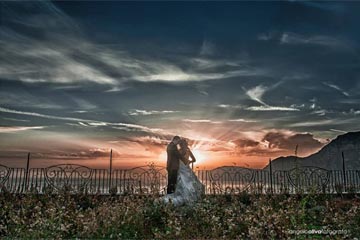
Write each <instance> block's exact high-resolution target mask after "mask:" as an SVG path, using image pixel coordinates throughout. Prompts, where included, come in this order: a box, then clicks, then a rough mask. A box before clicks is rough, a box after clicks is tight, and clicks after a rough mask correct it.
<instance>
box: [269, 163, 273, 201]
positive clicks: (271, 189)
mask: <svg viewBox="0 0 360 240" xmlns="http://www.w3.org/2000/svg"><path fill="white" fill-rule="evenodd" d="M269 168H270V191H271V194H273V182H272V165H271V158H269Z"/></svg>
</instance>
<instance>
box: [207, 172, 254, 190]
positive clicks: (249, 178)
mask: <svg viewBox="0 0 360 240" xmlns="http://www.w3.org/2000/svg"><path fill="white" fill-rule="evenodd" d="M209 176H210V186H208V188H210V189H208V190H209V192H210V193H212V194H223V193H227V194H231V193H232V194H234V193H240V192H242V191H245V190H247V189H248V188H250V186H251V185H252V183H253V182H254V179H255V171H254V170H252V169H249V168H242V167H219V168H215V169H213V170H211V171H210V174H209Z"/></svg>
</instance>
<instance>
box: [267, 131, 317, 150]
mask: <svg viewBox="0 0 360 240" xmlns="http://www.w3.org/2000/svg"><path fill="white" fill-rule="evenodd" d="M262 141H263V142H266V143H268V147H269V148H270V149H283V150H288V151H295V148H296V146H298V149H299V151H301V152H303V153H309V152H312V151H314V150H316V149H319V148H321V147H322V146H323V145H324V144H323V143H322V142H320V141H319V140H317V139H315V138H314V136H313V135H312V134H310V133H296V134H292V133H284V132H269V133H267V134H266V135H265V136H264V137H263V139H262Z"/></svg>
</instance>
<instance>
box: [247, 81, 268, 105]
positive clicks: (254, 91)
mask: <svg viewBox="0 0 360 240" xmlns="http://www.w3.org/2000/svg"><path fill="white" fill-rule="evenodd" d="M267 89H268V88H267V87H265V86H262V85H258V86H256V87H254V88H251V89H249V90H245V89H244V90H245V93H246V95H248V96H249V97H250V98H251V99H252V100H254V101H256V102H258V103H261V104H263V105H267V104H266V103H265V102H263V100H262V97H263V95H264V93H265V92H266V91H267Z"/></svg>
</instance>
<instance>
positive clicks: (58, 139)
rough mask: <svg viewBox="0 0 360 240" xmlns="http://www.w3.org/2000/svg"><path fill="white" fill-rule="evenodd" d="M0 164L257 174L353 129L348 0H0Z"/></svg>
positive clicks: (356, 110)
mask: <svg viewBox="0 0 360 240" xmlns="http://www.w3.org/2000/svg"><path fill="white" fill-rule="evenodd" d="M0 4H1V5H0V6H1V8H0V17H1V18H0V21H1V22H0V164H5V165H9V166H20V167H23V166H25V160H26V154H27V152H29V151H30V152H31V153H32V164H33V166H35V165H44V166H45V165H50V164H55V163H61V162H71V163H78V164H83V165H88V166H96V167H107V166H108V157H109V152H110V149H113V151H114V165H115V167H117V168H121V167H131V166H140V165H145V164H148V163H150V162H155V163H156V164H162V165H164V164H165V163H166V155H165V154H166V153H165V150H166V145H167V143H168V142H169V140H170V139H171V138H172V137H173V136H174V135H180V136H182V137H186V138H188V139H189V141H190V145H191V148H192V149H193V150H194V154H195V156H196V157H197V158H198V163H197V164H196V165H195V166H197V167H199V168H200V169H203V168H213V167H216V166H222V165H236V166H245V167H255V168H259V167H263V166H264V165H265V164H266V163H267V161H268V159H269V158H272V159H274V158H276V157H279V156H287V155H291V154H294V150H295V147H296V145H298V155H299V156H306V155H308V154H311V153H313V152H316V151H317V150H319V149H320V148H321V147H322V146H323V145H324V144H326V143H327V142H328V141H329V140H331V139H333V138H334V137H336V136H337V135H339V134H343V133H345V132H348V131H355V130H359V129H360V125H359V123H360V41H359V40H360V28H359V23H360V14H359V12H360V2H309V1H307V2H298V1H281V2H280V1H278V2H121V1H106V2H96V1H91V2H86V1H76V2H71V1H62V2H43V1H41V2H40V1H39V2H12V1H5V2H0Z"/></svg>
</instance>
